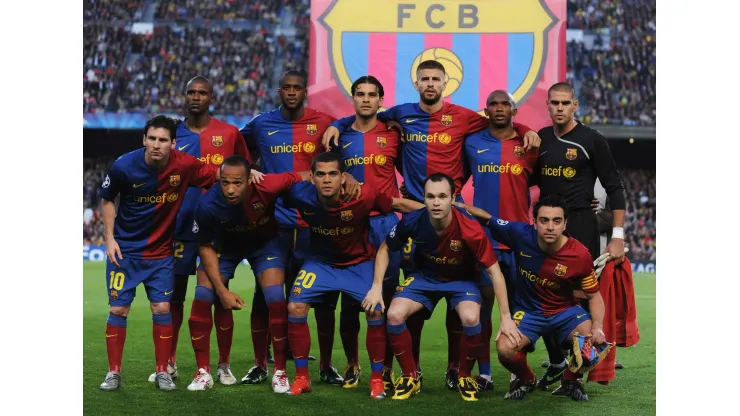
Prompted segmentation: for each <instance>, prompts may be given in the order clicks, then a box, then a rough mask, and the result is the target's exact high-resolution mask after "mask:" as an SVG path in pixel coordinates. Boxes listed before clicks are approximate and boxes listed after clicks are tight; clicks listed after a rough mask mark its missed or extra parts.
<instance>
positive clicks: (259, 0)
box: [154, 0, 289, 22]
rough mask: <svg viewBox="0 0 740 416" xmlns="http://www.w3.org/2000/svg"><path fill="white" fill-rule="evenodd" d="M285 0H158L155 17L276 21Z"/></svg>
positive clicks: (165, 18)
mask: <svg viewBox="0 0 740 416" xmlns="http://www.w3.org/2000/svg"><path fill="white" fill-rule="evenodd" d="M284 3H289V1H285V0H255V1H244V0H242V1H238V0H215V1H213V0H211V1H203V0H170V1H160V2H159V5H158V6H157V12H156V13H155V16H154V17H155V18H156V19H159V20H175V21H188V20H192V19H209V20H263V21H266V22H276V21H278V16H279V11H280V8H281V7H282V6H283V4H284Z"/></svg>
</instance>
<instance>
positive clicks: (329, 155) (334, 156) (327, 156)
mask: <svg viewBox="0 0 740 416" xmlns="http://www.w3.org/2000/svg"><path fill="white" fill-rule="evenodd" d="M331 162H337V166H339V171H340V172H344V161H342V156H340V155H339V154H338V153H334V152H324V153H319V154H318V155H316V156H314V158H313V160H312V161H311V173H313V172H316V166H317V165H318V164H319V163H331Z"/></svg>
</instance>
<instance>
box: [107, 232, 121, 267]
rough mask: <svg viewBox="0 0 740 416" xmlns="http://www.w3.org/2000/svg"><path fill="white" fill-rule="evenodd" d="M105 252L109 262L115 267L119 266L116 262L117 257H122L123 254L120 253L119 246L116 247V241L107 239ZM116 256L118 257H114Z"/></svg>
mask: <svg viewBox="0 0 740 416" xmlns="http://www.w3.org/2000/svg"><path fill="white" fill-rule="evenodd" d="M105 254H106V255H107V256H108V260H110V262H111V263H113V264H115V265H116V267H121V265H120V264H118V259H123V256H122V255H121V248H120V247H118V243H117V242H116V240H114V239H112V238H111V239H110V240H109V241H106V242H105ZM116 256H118V258H116Z"/></svg>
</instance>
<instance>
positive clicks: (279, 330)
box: [267, 300, 288, 370]
mask: <svg viewBox="0 0 740 416" xmlns="http://www.w3.org/2000/svg"><path fill="white" fill-rule="evenodd" d="M287 305H288V303H287V302H286V301H285V300H282V301H279V302H273V303H271V304H269V305H267V307H268V308H269V309H270V335H271V336H272V350H273V354H274V358H275V370H285V361H286V353H287V351H288V306H287Z"/></svg>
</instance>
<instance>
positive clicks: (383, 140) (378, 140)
mask: <svg viewBox="0 0 740 416" xmlns="http://www.w3.org/2000/svg"><path fill="white" fill-rule="evenodd" d="M375 144H377V145H378V147H379V148H381V149H382V148H384V147H386V146H388V139H386V138H385V137H381V136H378V137H376V138H375Z"/></svg>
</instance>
